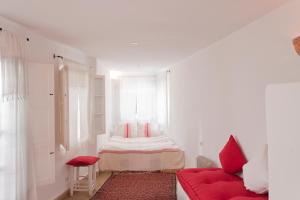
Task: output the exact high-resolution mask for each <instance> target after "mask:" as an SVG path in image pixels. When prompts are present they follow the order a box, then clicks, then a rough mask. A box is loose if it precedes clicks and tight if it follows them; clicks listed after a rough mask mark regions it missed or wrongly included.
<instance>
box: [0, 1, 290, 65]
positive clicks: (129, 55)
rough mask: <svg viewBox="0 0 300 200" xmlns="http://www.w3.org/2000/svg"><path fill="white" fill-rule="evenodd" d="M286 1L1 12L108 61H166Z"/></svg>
mask: <svg viewBox="0 0 300 200" xmlns="http://www.w3.org/2000/svg"><path fill="white" fill-rule="evenodd" d="M287 1H289V0H51V1H50V0H0V15H2V16H3V17H6V18H8V19H11V20H14V21H16V22H19V23H21V24H23V25H25V26H28V27H30V28H32V29H34V30H35V31H36V32H38V33H40V34H42V35H44V36H46V37H48V38H51V39H54V40H57V41H59V42H63V43H66V44H68V45H70V46H73V47H77V48H79V49H81V50H83V51H84V52H86V53H87V54H88V55H90V56H95V57H98V58H99V59H100V60H101V62H102V63H103V65H105V66H113V67H117V68H120V67H128V66H130V67H166V66H167V65H170V64H173V63H176V62H178V61H180V60H182V59H184V58H185V57H187V56H189V55H191V54H192V53H193V52H195V51H197V50H199V49H201V48H204V47H206V46H208V45H210V44H211V43H213V42H214V41H217V40H219V39H221V38H222V37H224V36H226V35H228V34H230V33H231V32H233V31H235V30H237V29H239V28H241V27H242V26H244V25H246V24H248V23H250V22H252V21H254V20H255V19H257V18H259V17H261V16H262V15H264V14H266V13H267V12H269V11H271V10H272V9H274V8H276V7H278V6H280V5H281V4H283V3H285V2H287ZM134 43H138V45H136V44H134Z"/></svg>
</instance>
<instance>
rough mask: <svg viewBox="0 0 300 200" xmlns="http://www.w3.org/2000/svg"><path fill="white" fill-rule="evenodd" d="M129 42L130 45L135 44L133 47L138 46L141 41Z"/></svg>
mask: <svg viewBox="0 0 300 200" xmlns="http://www.w3.org/2000/svg"><path fill="white" fill-rule="evenodd" d="M128 44H129V46H133V47H135V46H138V45H139V43H138V42H130V43H128Z"/></svg>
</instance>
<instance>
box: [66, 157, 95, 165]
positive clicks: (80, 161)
mask: <svg viewBox="0 0 300 200" xmlns="http://www.w3.org/2000/svg"><path fill="white" fill-rule="evenodd" d="M99 159H100V158H98V157H95V156H78V157H76V158H73V159H72V160H70V161H69V162H67V163H66V164H67V165H71V166H74V167H80V166H89V165H93V164H95V163H96V162H97V161H98V160H99Z"/></svg>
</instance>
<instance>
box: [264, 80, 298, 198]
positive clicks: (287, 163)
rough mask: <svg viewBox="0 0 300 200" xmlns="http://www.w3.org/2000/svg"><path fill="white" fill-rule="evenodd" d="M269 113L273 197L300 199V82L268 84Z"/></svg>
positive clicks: (270, 171) (271, 189) (268, 128)
mask: <svg viewBox="0 0 300 200" xmlns="http://www.w3.org/2000/svg"><path fill="white" fill-rule="evenodd" d="M266 114H267V130H268V147H269V189H270V191H269V194H270V199H272V200H283V199H293V200H294V199H295V200H296V199H300V192H299V178H300V171H299V169H300V156H299V152H300V83H290V84H280V85H272V86H269V87H268V89H267V94H266Z"/></svg>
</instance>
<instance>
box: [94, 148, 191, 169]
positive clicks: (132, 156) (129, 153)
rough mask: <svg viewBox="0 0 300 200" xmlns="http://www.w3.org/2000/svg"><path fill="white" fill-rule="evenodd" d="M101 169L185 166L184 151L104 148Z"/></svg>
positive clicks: (176, 167) (101, 156) (173, 167)
mask: <svg viewBox="0 0 300 200" xmlns="http://www.w3.org/2000/svg"><path fill="white" fill-rule="evenodd" d="M99 157H100V163H99V166H100V170H101V171H158V170H177V169H182V168H184V161H185V158H184V152H183V151H182V150H180V149H163V150H153V151H143V150H124V151H122V150H102V151H100V152H99Z"/></svg>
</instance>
